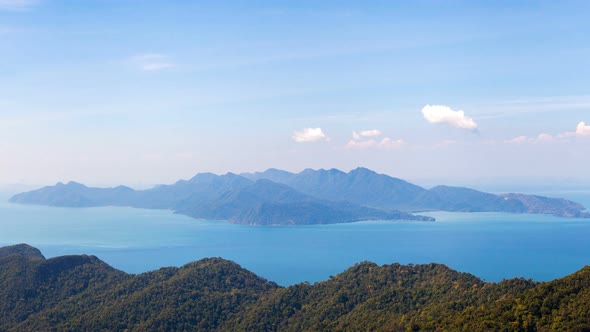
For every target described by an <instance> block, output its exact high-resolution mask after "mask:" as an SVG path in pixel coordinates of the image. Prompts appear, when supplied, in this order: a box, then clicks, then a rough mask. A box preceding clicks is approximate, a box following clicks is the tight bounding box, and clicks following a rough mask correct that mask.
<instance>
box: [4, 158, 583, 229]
mask: <svg viewBox="0 0 590 332" xmlns="http://www.w3.org/2000/svg"><path fill="white" fill-rule="evenodd" d="M10 201H11V202H13V203H21V204H41V205H49V206H62V207H93V206H130V207H137V208H149V209H169V210H173V211H175V212H177V213H181V214H185V215H188V216H191V217H194V218H200V219H213V220H227V221H230V222H232V223H238V224H246V225H309V224H330V223H342V222H353V221H359V220H375V219H381V220H433V219H432V218H430V217H424V216H417V215H413V214H410V213H411V212H412V211H429V210H444V211H461V212H512V213H542V214H553V215H557V216H566V217H590V214H588V213H587V212H583V211H584V207H583V206H582V205H580V204H578V203H575V202H572V201H568V200H565V199H557V198H547V197H541V196H533V195H523V194H505V195H494V194H489V193H484V192H481V191H477V190H473V189H469V188H461V187H449V186H437V187H434V188H432V189H430V190H427V189H425V188H422V187H420V186H417V185H414V184H412V183H409V182H407V181H404V180H401V179H398V178H394V177H391V176H388V175H385V174H378V173H376V172H374V171H371V170H369V169H366V168H357V169H354V170H352V171H350V172H348V173H345V172H342V171H340V170H337V169H330V170H324V169H320V170H312V169H306V170H304V171H302V172H301V173H297V174H295V173H290V172H286V171H282V170H277V169H269V170H267V171H265V172H261V173H260V172H259V173H251V174H241V175H237V174H234V173H227V174H225V175H215V174H212V173H200V174H197V175H195V176H194V177H193V178H191V179H189V180H180V181H178V182H176V183H174V184H171V185H159V186H156V187H154V188H151V189H147V190H133V189H131V188H129V187H125V186H118V187H115V188H91V187H87V186H85V185H83V184H80V183H76V182H68V183H67V184H63V183H58V184H56V185H55V186H49V187H44V188H41V189H38V190H34V191H30V192H25V193H21V194H18V195H15V196H13V197H12V198H11V199H10ZM402 211H403V212H402Z"/></svg>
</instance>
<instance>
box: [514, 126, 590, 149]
mask: <svg viewBox="0 0 590 332" xmlns="http://www.w3.org/2000/svg"><path fill="white" fill-rule="evenodd" d="M572 137H590V125H587V124H586V123H585V122H584V121H580V123H578V125H577V126H576V130H575V131H567V132H565V133H560V134H557V135H555V136H554V135H550V134H546V133H543V134H539V135H538V136H537V137H529V136H518V137H515V138H513V139H511V140H507V141H506V143H518V144H522V143H543V142H552V141H553V140H567V139H568V138H572Z"/></svg>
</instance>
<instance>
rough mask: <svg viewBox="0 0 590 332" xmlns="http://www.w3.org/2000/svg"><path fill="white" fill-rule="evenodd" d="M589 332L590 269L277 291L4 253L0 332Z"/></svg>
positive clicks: (348, 277)
mask: <svg viewBox="0 0 590 332" xmlns="http://www.w3.org/2000/svg"><path fill="white" fill-rule="evenodd" d="M13 330H14V331H28V330H30V331H40V330H43V331H78V330H91V331H111V330H120V331H124V330H128V331H199V330H200V331H210V330H218V331H590V267H586V268H584V269H582V270H580V271H578V272H576V273H574V274H572V275H570V276H567V277H565V278H562V279H558V280H555V281H551V282H546V283H536V282H533V281H531V280H525V279H522V278H520V279H511V280H504V281H502V282H499V283H489V282H483V281H481V280H480V279H478V278H476V277H474V276H472V275H470V274H467V273H459V272H456V271H454V270H451V269H449V268H448V267H446V266H444V265H440V264H426V265H400V264H392V265H384V266H378V265H376V264H373V263H369V262H363V263H360V264H356V265H355V266H353V267H351V268H349V269H348V270H346V271H344V272H343V273H341V274H339V275H337V276H335V277H331V278H330V280H327V281H324V282H319V283H316V284H313V285H310V284H308V283H301V284H297V285H294V286H290V287H279V286H277V285H276V284H274V283H272V282H269V281H267V280H265V279H263V278H260V277H258V276H256V275H254V274H253V273H251V272H249V271H247V270H245V269H242V268H241V267H240V266H239V265H237V264H235V263H233V262H230V261H227V260H223V259H221V258H210V259H203V260H200V261H197V262H194V263H190V264H187V265H185V266H183V267H180V268H162V269H160V270H157V271H152V272H148V273H142V274H139V275H129V274H126V273H124V272H121V271H118V270H115V269H113V268H112V267H110V266H108V265H107V264H105V263H104V262H102V261H100V260H99V259H98V258H96V257H94V256H85V255H81V256H63V257H57V258H52V259H45V258H44V257H43V255H41V253H40V252H39V251H38V250H36V249H35V248H32V247H29V246H26V245H19V246H13V247H5V248H0V331H13Z"/></svg>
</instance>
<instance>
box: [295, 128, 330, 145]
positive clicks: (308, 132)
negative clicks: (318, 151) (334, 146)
mask: <svg viewBox="0 0 590 332" xmlns="http://www.w3.org/2000/svg"><path fill="white" fill-rule="evenodd" d="M291 138H293V140H294V141H295V142H297V143H305V142H316V141H327V140H328V139H329V138H328V136H326V134H324V132H323V131H322V128H303V129H302V130H299V131H295V132H293V136H292V137H291Z"/></svg>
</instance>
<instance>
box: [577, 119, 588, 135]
mask: <svg viewBox="0 0 590 332" xmlns="http://www.w3.org/2000/svg"><path fill="white" fill-rule="evenodd" d="M576 135H578V136H590V125H587V124H586V123H585V122H584V121H581V122H580V123H578V126H577V127H576Z"/></svg>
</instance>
